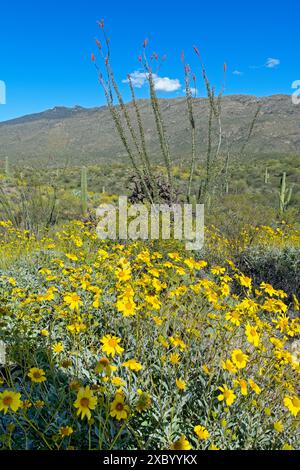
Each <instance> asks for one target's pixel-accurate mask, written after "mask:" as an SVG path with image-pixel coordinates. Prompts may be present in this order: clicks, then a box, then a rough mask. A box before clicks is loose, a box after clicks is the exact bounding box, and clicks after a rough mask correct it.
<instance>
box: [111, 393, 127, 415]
mask: <svg viewBox="0 0 300 470" xmlns="http://www.w3.org/2000/svg"><path fill="white" fill-rule="evenodd" d="M128 415H129V406H128V405H126V404H125V397H124V395H123V394H122V393H120V392H117V393H116V395H115V399H114V401H113V402H112V404H111V405H110V416H112V417H113V418H116V419H117V420H118V421H120V420H121V419H127V418H128Z"/></svg>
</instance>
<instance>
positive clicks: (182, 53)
mask: <svg viewBox="0 0 300 470" xmlns="http://www.w3.org/2000/svg"><path fill="white" fill-rule="evenodd" d="M181 61H182V62H184V51H182V52H181Z"/></svg>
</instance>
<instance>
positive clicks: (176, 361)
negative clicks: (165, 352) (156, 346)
mask: <svg viewBox="0 0 300 470" xmlns="http://www.w3.org/2000/svg"><path fill="white" fill-rule="evenodd" d="M170 362H171V364H173V365H175V364H179V362H180V356H179V354H177V353H171V354H170Z"/></svg>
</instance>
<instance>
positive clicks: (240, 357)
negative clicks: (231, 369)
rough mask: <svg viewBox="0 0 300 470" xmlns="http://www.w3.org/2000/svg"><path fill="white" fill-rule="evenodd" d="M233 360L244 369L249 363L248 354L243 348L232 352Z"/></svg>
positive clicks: (238, 366) (239, 367)
mask: <svg viewBox="0 0 300 470" xmlns="http://www.w3.org/2000/svg"><path fill="white" fill-rule="evenodd" d="M231 358H232V362H233V363H234V364H235V366H236V367H237V368H238V369H244V368H245V367H246V365H247V361H248V356H247V354H244V353H243V351H242V350H241V349H235V350H234V351H232V354H231Z"/></svg>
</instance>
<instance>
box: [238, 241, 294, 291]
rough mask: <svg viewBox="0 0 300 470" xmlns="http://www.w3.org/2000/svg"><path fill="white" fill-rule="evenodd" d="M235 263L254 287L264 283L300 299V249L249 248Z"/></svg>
mask: <svg viewBox="0 0 300 470" xmlns="http://www.w3.org/2000/svg"><path fill="white" fill-rule="evenodd" d="M236 263H237V265H238V266H239V268H240V269H241V270H242V271H243V272H245V273H247V275H249V276H251V277H252V279H253V281H254V282H255V284H256V285H259V284H260V283H261V282H263V281H266V282H268V283H270V284H272V285H273V286H274V287H275V288H276V289H283V290H284V291H285V292H287V293H288V294H289V295H292V294H296V295H297V296H298V297H300V248H298V247H285V248H277V247H265V246H263V247H262V246H254V247H252V246H249V247H248V248H247V249H246V250H245V251H243V252H242V253H241V254H240V255H239V257H238V258H237V259H236Z"/></svg>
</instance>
